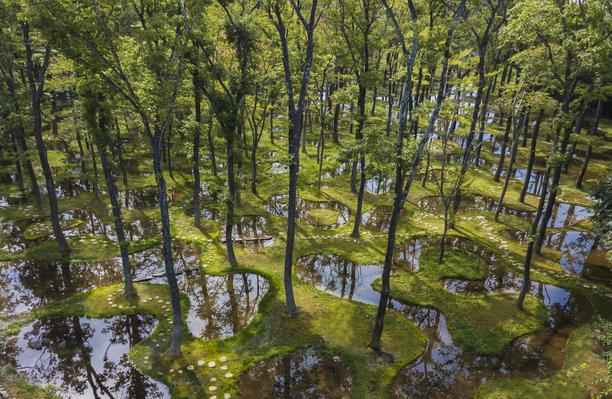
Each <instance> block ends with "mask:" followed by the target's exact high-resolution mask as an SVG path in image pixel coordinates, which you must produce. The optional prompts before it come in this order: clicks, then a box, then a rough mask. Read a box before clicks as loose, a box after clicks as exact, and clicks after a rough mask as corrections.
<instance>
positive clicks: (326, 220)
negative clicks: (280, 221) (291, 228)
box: [264, 194, 350, 229]
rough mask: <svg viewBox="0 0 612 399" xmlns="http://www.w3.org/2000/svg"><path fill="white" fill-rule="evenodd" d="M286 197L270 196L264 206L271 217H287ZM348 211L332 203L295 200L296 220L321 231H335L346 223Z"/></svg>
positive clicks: (346, 208)
mask: <svg viewBox="0 0 612 399" xmlns="http://www.w3.org/2000/svg"><path fill="white" fill-rule="evenodd" d="M288 198H289V197H288V195H287V194H277V195H274V196H272V197H271V198H270V199H269V200H268V202H267V203H266V204H265V205H264V207H265V208H266V210H267V211H268V212H270V213H271V214H273V215H277V216H283V217H287V214H288V204H287V201H288ZM349 218H350V211H349V209H348V207H347V206H345V205H343V204H341V203H339V202H334V201H321V202H319V201H309V200H305V199H302V198H298V199H297V206H296V219H298V220H300V221H301V220H305V221H306V222H308V223H310V224H312V225H313V226H316V227H318V228H322V229H336V228H338V227H341V226H344V225H345V224H347V223H348V221H349Z"/></svg>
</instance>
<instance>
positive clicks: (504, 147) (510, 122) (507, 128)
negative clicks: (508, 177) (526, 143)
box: [493, 116, 512, 181]
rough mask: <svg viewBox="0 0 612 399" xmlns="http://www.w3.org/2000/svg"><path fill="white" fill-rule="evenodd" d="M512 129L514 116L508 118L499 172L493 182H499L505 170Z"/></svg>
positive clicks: (498, 167) (497, 171)
mask: <svg viewBox="0 0 612 399" xmlns="http://www.w3.org/2000/svg"><path fill="white" fill-rule="evenodd" d="M511 128H512V116H509V117H508V122H507V123H506V131H505V132H504V139H503V141H502V144H501V154H500V155H499V162H498V163H497V170H496V171H495V176H494V177H493V180H495V181H499V178H500V176H501V174H502V169H503V168H504V160H505V159H506V147H507V146H508V138H509V136H510V129H511Z"/></svg>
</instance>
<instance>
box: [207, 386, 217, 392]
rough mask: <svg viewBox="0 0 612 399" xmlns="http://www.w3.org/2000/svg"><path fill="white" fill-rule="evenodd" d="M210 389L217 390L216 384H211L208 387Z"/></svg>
mask: <svg viewBox="0 0 612 399" xmlns="http://www.w3.org/2000/svg"><path fill="white" fill-rule="evenodd" d="M208 390H209V391H210V392H215V391H216V390H217V387H216V386H214V385H211V386H209V387H208Z"/></svg>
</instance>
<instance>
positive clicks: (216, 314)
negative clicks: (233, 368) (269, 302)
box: [162, 271, 269, 339]
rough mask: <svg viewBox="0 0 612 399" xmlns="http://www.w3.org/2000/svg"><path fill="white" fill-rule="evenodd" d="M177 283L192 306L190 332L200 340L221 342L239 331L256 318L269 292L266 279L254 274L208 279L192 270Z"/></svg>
mask: <svg viewBox="0 0 612 399" xmlns="http://www.w3.org/2000/svg"><path fill="white" fill-rule="evenodd" d="M162 281H164V280H162ZM178 281H179V287H180V289H181V292H183V293H185V294H186V295H187V297H188V298H189V302H190V304H191V306H190V307H189V312H188V314H187V326H188V327H189V332H191V334H192V335H193V336H195V337H199V338H202V339H222V338H227V337H231V336H233V335H235V334H237V333H238V332H240V331H242V330H243V329H244V328H246V327H247V326H248V325H249V324H250V323H251V321H252V320H253V318H254V317H255V316H256V315H257V311H258V307H259V303H260V302H261V300H262V299H263V297H264V296H265V295H266V293H267V292H268V289H269V284H268V280H266V279H265V278H263V277H261V276H260V275H258V274H254V273H230V274H226V275H223V276H211V275H206V274H204V273H200V272H199V271H191V272H187V273H183V274H181V275H180V276H178ZM164 282H165V281H164Z"/></svg>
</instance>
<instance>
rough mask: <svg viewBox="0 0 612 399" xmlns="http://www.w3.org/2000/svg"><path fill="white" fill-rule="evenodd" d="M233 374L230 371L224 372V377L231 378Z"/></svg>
mask: <svg viewBox="0 0 612 399" xmlns="http://www.w3.org/2000/svg"><path fill="white" fill-rule="evenodd" d="M233 376H234V374H232V373H225V378H232V377H233Z"/></svg>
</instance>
